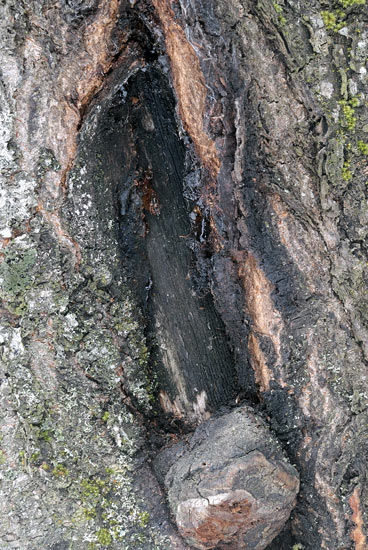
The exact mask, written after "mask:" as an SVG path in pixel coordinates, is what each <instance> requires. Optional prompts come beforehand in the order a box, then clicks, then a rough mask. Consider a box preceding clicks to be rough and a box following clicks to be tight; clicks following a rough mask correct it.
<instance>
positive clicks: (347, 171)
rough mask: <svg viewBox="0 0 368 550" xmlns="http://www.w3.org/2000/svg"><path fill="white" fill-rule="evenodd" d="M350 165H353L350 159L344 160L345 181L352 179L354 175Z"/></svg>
mask: <svg viewBox="0 0 368 550" xmlns="http://www.w3.org/2000/svg"><path fill="white" fill-rule="evenodd" d="M350 166H351V161H350V160H346V161H345V162H344V165H343V167H342V179H343V180H344V181H350V180H351V178H352V177H353V176H352V173H351V170H350Z"/></svg>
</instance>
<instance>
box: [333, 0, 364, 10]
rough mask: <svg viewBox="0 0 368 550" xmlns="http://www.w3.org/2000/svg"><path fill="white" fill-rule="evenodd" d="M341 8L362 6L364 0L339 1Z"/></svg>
mask: <svg viewBox="0 0 368 550" xmlns="http://www.w3.org/2000/svg"><path fill="white" fill-rule="evenodd" d="M339 2H340V4H341V5H342V7H343V8H351V7H352V6H363V5H364V4H365V2H366V0H339Z"/></svg>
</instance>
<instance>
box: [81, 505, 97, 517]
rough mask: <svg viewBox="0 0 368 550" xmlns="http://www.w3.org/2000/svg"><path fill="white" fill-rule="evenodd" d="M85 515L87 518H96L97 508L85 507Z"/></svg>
mask: <svg viewBox="0 0 368 550" xmlns="http://www.w3.org/2000/svg"><path fill="white" fill-rule="evenodd" d="M83 516H84V517H85V518H86V519H87V520H90V519H94V518H95V517H96V508H92V507H91V508H83Z"/></svg>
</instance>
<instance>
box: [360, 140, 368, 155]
mask: <svg viewBox="0 0 368 550" xmlns="http://www.w3.org/2000/svg"><path fill="white" fill-rule="evenodd" d="M358 149H359V151H360V152H361V153H362V155H368V143H366V142H364V141H362V140H359V141H358Z"/></svg>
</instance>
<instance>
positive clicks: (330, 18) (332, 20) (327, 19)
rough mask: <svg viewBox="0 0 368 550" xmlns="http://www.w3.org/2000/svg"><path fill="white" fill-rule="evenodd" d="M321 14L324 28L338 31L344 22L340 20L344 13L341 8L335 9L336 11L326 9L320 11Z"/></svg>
mask: <svg viewBox="0 0 368 550" xmlns="http://www.w3.org/2000/svg"><path fill="white" fill-rule="evenodd" d="M321 16H322V19H323V23H324V25H325V27H326V29H327V30H329V31H333V32H338V31H339V30H340V29H342V28H343V26H344V24H345V23H344V22H343V21H341V18H342V17H344V16H345V13H344V12H343V11H341V10H336V12H332V11H327V10H325V11H321Z"/></svg>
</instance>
